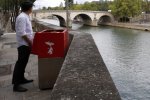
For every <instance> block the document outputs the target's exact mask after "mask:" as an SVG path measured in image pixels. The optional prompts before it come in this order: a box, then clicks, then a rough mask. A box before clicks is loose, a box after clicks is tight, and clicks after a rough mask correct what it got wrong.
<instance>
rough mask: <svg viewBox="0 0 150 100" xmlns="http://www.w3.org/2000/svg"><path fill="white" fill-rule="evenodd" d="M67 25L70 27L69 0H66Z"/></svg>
mask: <svg viewBox="0 0 150 100" xmlns="http://www.w3.org/2000/svg"><path fill="white" fill-rule="evenodd" d="M66 16H67V18H66V20H67V21H66V26H67V29H69V1H68V0H66Z"/></svg>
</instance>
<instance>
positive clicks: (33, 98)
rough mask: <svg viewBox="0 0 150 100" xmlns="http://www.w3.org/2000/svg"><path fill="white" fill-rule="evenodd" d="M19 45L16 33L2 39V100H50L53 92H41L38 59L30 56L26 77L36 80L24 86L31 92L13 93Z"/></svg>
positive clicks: (0, 98) (0, 89)
mask: <svg viewBox="0 0 150 100" xmlns="http://www.w3.org/2000/svg"><path fill="white" fill-rule="evenodd" d="M16 47H17V44H16V37H15V34H14V33H12V34H11V33H10V34H5V35H3V36H1V37H0V100H50V99H49V98H50V94H51V90H46V91H40V90H39V88H38V65H37V61H38V59H37V57H36V56H34V55H31V56H30V60H29V63H28V66H27V69H26V74H25V76H26V77H27V78H28V79H34V82H33V83H31V84H27V85H24V87H26V88H28V89H29V91H28V92H26V93H14V92H13V91H12V87H13V86H12V84H11V79H12V73H13V69H14V65H15V62H16V60H17V49H16Z"/></svg>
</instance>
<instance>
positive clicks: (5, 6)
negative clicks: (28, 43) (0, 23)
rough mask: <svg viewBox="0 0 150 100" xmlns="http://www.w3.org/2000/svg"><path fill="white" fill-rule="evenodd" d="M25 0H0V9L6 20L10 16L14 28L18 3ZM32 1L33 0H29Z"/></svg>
mask: <svg viewBox="0 0 150 100" xmlns="http://www.w3.org/2000/svg"><path fill="white" fill-rule="evenodd" d="M23 1H26V0H0V9H1V13H3V16H5V18H6V21H8V20H9V19H10V18H11V25H12V29H13V30H15V21H16V17H17V16H18V14H19V10H20V6H19V5H20V4H21V3H22V2H23ZM30 1H32V2H34V1H35V0H30Z"/></svg>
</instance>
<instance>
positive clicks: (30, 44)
mask: <svg viewBox="0 0 150 100" xmlns="http://www.w3.org/2000/svg"><path fill="white" fill-rule="evenodd" d="M22 38H23V39H24V40H25V41H26V42H27V43H28V45H29V47H30V48H32V44H33V43H32V41H31V40H30V39H29V38H28V37H27V36H26V35H24V36H22Z"/></svg>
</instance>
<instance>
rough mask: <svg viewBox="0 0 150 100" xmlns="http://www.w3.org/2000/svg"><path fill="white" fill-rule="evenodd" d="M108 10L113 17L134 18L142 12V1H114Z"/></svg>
mask: <svg viewBox="0 0 150 100" xmlns="http://www.w3.org/2000/svg"><path fill="white" fill-rule="evenodd" d="M109 8H110V9H111V10H112V13H113V15H114V16H115V17H118V18H120V17H134V16H137V15H140V14H141V12H142V0H114V2H113V3H112V4H111V5H110V6H109Z"/></svg>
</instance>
